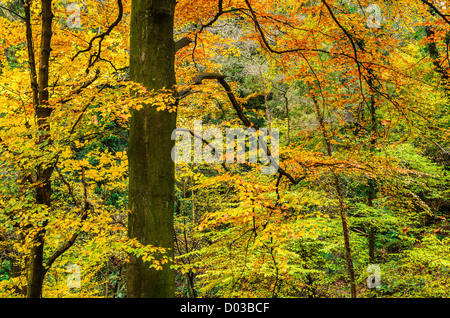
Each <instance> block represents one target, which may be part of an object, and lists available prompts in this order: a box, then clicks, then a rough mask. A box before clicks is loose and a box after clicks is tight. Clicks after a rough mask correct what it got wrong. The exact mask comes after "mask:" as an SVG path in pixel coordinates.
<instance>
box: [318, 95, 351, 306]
mask: <svg viewBox="0 0 450 318" xmlns="http://www.w3.org/2000/svg"><path fill="white" fill-rule="evenodd" d="M313 101H314V105H315V110H316V115H317V119H318V121H319V128H320V130H321V132H322V135H323V139H324V142H325V146H326V149H327V155H328V156H330V157H331V156H332V155H333V153H332V149H331V143H330V140H329V137H328V133H327V130H326V128H325V122H324V118H323V116H322V114H321V113H320V109H319V104H318V101H317V99H316V97H315V96H313ZM331 172H332V174H333V185H334V188H335V190H336V194H337V196H338V200H339V216H340V218H341V223H342V232H343V234H344V247H345V260H346V261H347V269H348V274H349V276H350V291H351V296H352V298H356V280H355V270H354V268H353V259H352V251H351V247H350V235H349V230H348V222H347V216H346V213H345V203H344V194H343V193H342V189H341V185H340V182H339V177H338V176H337V175H336V174H335V173H334V171H331Z"/></svg>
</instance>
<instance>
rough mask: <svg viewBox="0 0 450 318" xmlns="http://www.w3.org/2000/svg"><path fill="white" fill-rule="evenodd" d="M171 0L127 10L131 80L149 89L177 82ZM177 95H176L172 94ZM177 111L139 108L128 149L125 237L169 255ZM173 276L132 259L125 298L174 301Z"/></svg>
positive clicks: (138, 1) (136, 1)
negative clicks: (126, 229)
mask: <svg viewBox="0 0 450 318" xmlns="http://www.w3.org/2000/svg"><path fill="white" fill-rule="evenodd" d="M174 11H175V0H154V1H146V0H133V1H132V6H131V34H130V79H131V80H132V81H135V82H138V83H140V84H142V85H143V86H144V87H146V88H147V89H148V90H155V91H157V90H159V89H162V88H171V87H173V85H174V84H175V70H174V63H175V42H174V40H173V22H174ZM174 96H175V92H174ZM175 128H176V112H171V113H170V112H168V111H157V110H156V107H154V106H152V105H143V108H142V109H140V110H139V111H136V110H134V111H133V112H132V117H131V122H130V137H129V150H128V163H129V194H128V200H129V210H130V213H129V214H128V236H129V237H130V238H136V239H137V240H138V241H139V242H141V243H142V244H150V245H153V246H157V247H163V248H169V249H170V252H169V254H168V256H171V257H173V247H174V232H173V212H174V185H175V163H174V162H173V161H172V158H171V149H172V148H173V146H174V144H175V142H174V141H173V140H172V139H171V133H172V131H173V130H174V129H175ZM174 293H175V278H174V272H173V270H172V269H170V268H169V267H168V266H164V268H163V270H159V271H157V270H155V269H151V268H149V264H148V263H144V262H143V261H142V259H141V258H138V257H135V256H133V255H130V262H129V264H128V268H127V297H129V298H149V297H151V298H168V297H174Z"/></svg>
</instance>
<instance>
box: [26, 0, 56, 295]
mask: <svg viewBox="0 0 450 318" xmlns="http://www.w3.org/2000/svg"><path fill="white" fill-rule="evenodd" d="M41 15H42V29H41V53H40V61H39V73H38V80H39V84H38V85H39V86H38V94H37V95H38V100H37V104H35V105H34V107H35V114H36V120H37V124H38V129H39V131H40V132H41V133H40V134H39V137H38V138H39V140H38V144H39V145H44V146H45V143H47V142H50V140H49V130H50V123H49V122H48V118H49V117H50V114H51V112H52V108H50V107H48V97H49V93H48V81H49V66H50V51H51V39H52V20H53V12H52V0H42V1H41ZM27 40H28V41H31V40H32V39H31V38H30V37H28V38H27ZM30 55H31V56H30V57H29V58H30V60H33V61H34V53H33V52H30ZM32 67H34V66H32ZM33 73H35V70H33V71H32V74H33ZM33 83H34V80H33V79H32V84H33ZM44 165H45V163H44ZM52 171H53V167H38V169H37V186H36V203H37V204H42V205H46V206H50V204H51V201H50V195H51V190H52V189H51V182H50V177H51V175H52ZM45 224H46V220H42V224H37V225H35V226H37V228H35V229H34V230H36V231H37V233H36V234H35V236H34V237H33V241H32V242H33V246H32V247H31V250H30V258H29V264H28V277H27V297H28V298H39V297H41V295H42V284H43V281H44V265H43V258H44V257H43V256H44V241H45V240H44V237H45Z"/></svg>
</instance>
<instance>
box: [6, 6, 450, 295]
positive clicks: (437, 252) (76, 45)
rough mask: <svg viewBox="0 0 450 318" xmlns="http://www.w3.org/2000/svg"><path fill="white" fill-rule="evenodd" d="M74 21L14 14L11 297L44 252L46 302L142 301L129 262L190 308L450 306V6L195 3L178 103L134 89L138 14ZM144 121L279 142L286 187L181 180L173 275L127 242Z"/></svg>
mask: <svg viewBox="0 0 450 318" xmlns="http://www.w3.org/2000/svg"><path fill="white" fill-rule="evenodd" d="M44 2H49V3H50V6H51V12H52V14H53V18H52V22H51V26H52V28H51V32H52V34H51V43H50V49H51V50H50V53H49V54H50V55H49V59H48V65H49V68H48V70H47V71H48V85H47V86H45V87H43V88H42V89H40V88H39V87H38V86H39V85H42V80H41V77H40V76H39V74H45V70H41V66H42V65H43V64H42V63H43V62H42V61H43V60H42V56H44V57H45V54H44V53H45V52H43V51H42V49H43V48H44V49H46V47H45V45H44V44H43V38H45V37H46V36H48V34H45V33H44V32H43V30H44V25H45V23H44V22H43V21H44V20H43V18H42V17H43V15H42V14H41V13H42V12H43V6H42V3H44ZM75 3H76V2H75ZM76 4H77V5H76V6H73V5H72V6H71V7H70V8H69V3H68V2H66V1H64V0H53V1H50V0H43V1H33V0H27V1H25V0H21V1H16V0H8V1H4V2H2V3H0V30H1V38H0V166H1V168H0V171H1V181H2V182H1V184H0V220H1V222H0V262H1V267H0V296H2V297H24V296H26V295H27V287H28V286H29V281H28V282H27V279H28V280H29V279H30V278H29V277H30V268H31V267H30V264H31V263H32V257H31V258H30V255H34V254H33V253H34V251H35V248H36V246H42V247H43V254H42V256H43V260H42V263H43V276H42V282H43V288H42V297H126V289H125V269H126V264H127V261H128V260H129V256H130V255H131V254H133V255H135V256H137V257H142V258H143V260H144V261H148V265H149V266H151V267H153V268H154V269H155V270H160V269H161V268H162V267H164V266H170V267H171V268H172V269H173V270H174V271H175V273H176V278H175V282H174V283H175V287H176V296H177V297H373V296H376V297H448V296H450V294H449V291H448V287H449V286H450V258H449V256H448V252H449V248H450V238H449V235H450V225H449V224H448V218H449V217H450V197H449V195H450V193H449V189H450V187H449V185H450V184H449V182H450V179H449V172H448V171H449V167H450V166H449V162H450V156H449V152H450V140H449V137H450V134H449V124H450V113H449V110H450V108H449V105H450V104H449V100H448V98H449V92H450V88H449V82H448V81H449V75H450V73H449V72H450V60H449V55H448V54H449V53H448V50H449V45H450V21H449V20H450V19H449V15H450V7H449V6H448V5H446V4H445V3H443V2H441V1H421V0H413V1H403V0H401V1H385V0H379V1H376V0H374V1H366V0H361V1H352V0H349V1H343V0H320V1H319V0H317V1H306V0H305V1H293V0H289V1H288V0H277V1H259V0H231V1H222V0H199V1H188V0H181V1H178V2H177V4H176V8H175V9H176V11H175V34H174V41H175V48H176V50H177V51H176V56H175V57H176V58H175V71H176V80H177V85H176V90H177V94H176V95H174V94H173V91H172V90H171V89H172V88H169V87H168V88H165V89H163V90H159V91H148V90H146V89H145V88H144V87H142V86H141V85H140V84H139V83H134V82H132V81H130V78H129V46H130V44H129V34H130V8H131V0H105V1H97V0H86V1H84V2H83V3H81V2H80V3H76ZM68 8H69V9H68ZM44 16H45V15H44ZM77 18H79V20H76V19H77ZM46 95H48V98H47V99H44V100H42V98H41V97H42V96H44V97H45V96H46ZM143 104H151V105H152V106H154V107H156V108H157V110H158V111H161V112H174V111H176V112H177V126H179V127H185V128H187V129H189V130H191V131H193V127H194V121H196V120H201V121H202V123H203V128H204V129H207V128H208V127H215V128H219V129H220V130H221V131H223V132H224V135H225V129H226V128H238V127H240V128H250V127H253V128H256V129H259V128H266V129H268V130H269V131H270V130H271V129H278V130H279V132H280V145H279V146H280V147H279V157H280V160H279V165H280V166H279V168H277V170H276V173H275V174H262V173H261V170H260V167H261V166H262V165H263V164H264V163H262V162H258V163H256V164H253V163H248V162H246V163H227V162H226V161H225V160H223V163H216V164H206V163H199V162H188V163H179V164H177V165H176V172H175V178H176V186H175V196H176V198H175V210H174V211H173V212H174V220H175V221H174V229H175V245H174V247H173V251H174V253H175V257H174V259H171V258H170V257H168V256H166V253H167V251H166V250H165V249H163V248H161V247H159V246H151V245H142V244H140V243H139V242H137V241H136V240H133V239H130V238H128V237H127V235H126V231H127V213H128V211H129V207H128V200H127V191H128V132H129V123H130V116H131V112H132V110H133V109H137V110H139V109H141V108H142V105H143ZM168 105H172V106H168ZM173 105H176V107H173ZM44 115H45V116H44ZM202 142H208V140H203V141H202ZM203 149H204V150H203V151H205V152H206V151H208V149H209V148H208V147H207V145H204V148H203ZM44 175H45V176H46V177H45V178H44V177H43V176H44ZM46 186H48V187H49V188H50V187H51V195H50V197H49V200H48V202H41V201H39V193H41V192H40V191H41V190H40V189H44V190H45V189H46V188H45V187H46ZM37 238H38V239H37ZM70 264H78V265H79V266H80V268H81V274H82V275H81V282H80V283H81V288H70V284H68V283H67V277H68V275H70V273H67V267H68V265H70ZM369 264H377V265H379V267H380V269H381V276H380V277H381V286H379V288H369V287H368V283H367V279H368V277H369V276H370V274H371V273H368V272H367V267H368V265H369Z"/></svg>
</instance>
